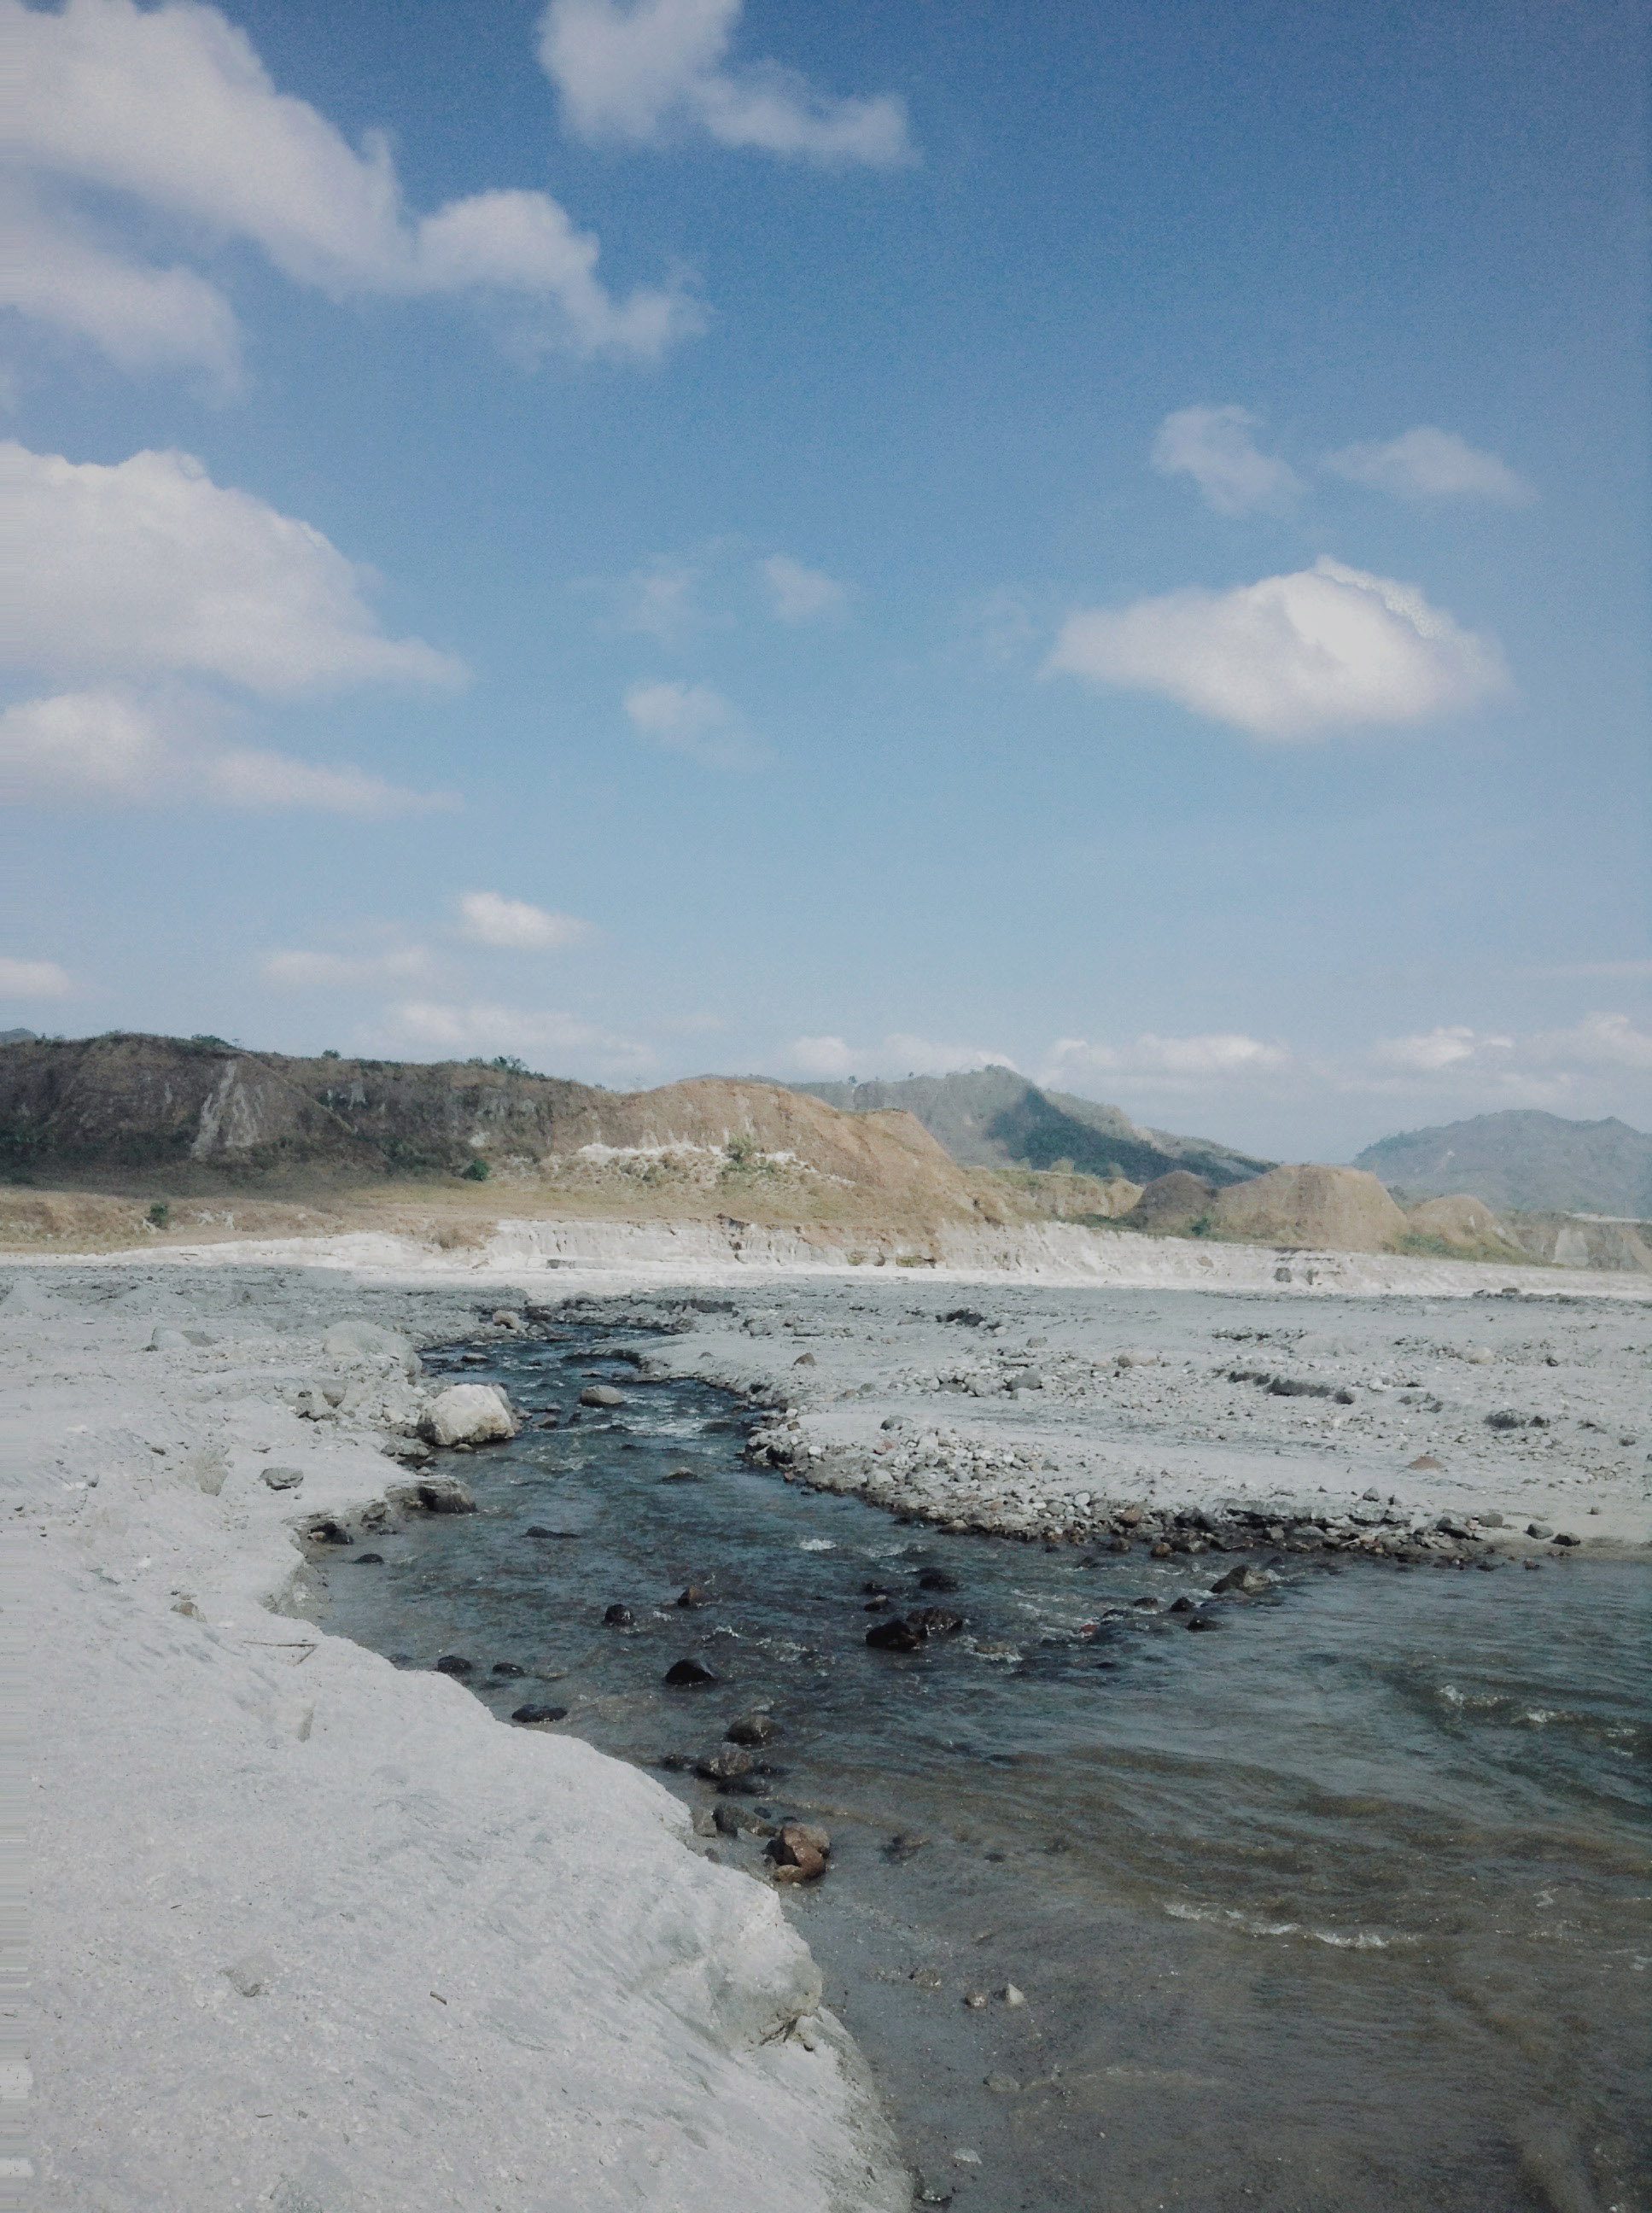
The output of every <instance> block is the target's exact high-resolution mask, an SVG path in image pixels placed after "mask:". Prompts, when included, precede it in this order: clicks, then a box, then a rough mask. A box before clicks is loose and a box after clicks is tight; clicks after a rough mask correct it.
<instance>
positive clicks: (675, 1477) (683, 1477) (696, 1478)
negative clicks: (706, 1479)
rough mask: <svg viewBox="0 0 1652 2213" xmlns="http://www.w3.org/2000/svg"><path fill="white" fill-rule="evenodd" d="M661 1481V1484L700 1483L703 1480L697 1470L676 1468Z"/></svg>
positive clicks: (662, 1477) (663, 1476)
mask: <svg viewBox="0 0 1652 2213" xmlns="http://www.w3.org/2000/svg"><path fill="white" fill-rule="evenodd" d="M660 1480H661V1483H698V1482H700V1481H701V1480H702V1478H701V1476H700V1474H699V1472H698V1469H696V1468H692V1467H674V1468H673V1469H672V1471H671V1472H670V1474H669V1475H662V1476H661V1478H660Z"/></svg>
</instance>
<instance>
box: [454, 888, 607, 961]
mask: <svg viewBox="0 0 1652 2213" xmlns="http://www.w3.org/2000/svg"><path fill="white" fill-rule="evenodd" d="M459 913H460V925H459V927H460V936H464V937H468V938H469V939H470V941H471V942H472V944H474V945H491V946H494V947H497V948H502V949H503V950H505V951H507V952H513V953H549V952H554V951H559V950H560V949H561V948H563V947H564V946H568V945H582V944H583V943H584V942H585V940H586V939H587V938H588V937H589V936H590V935H591V925H590V924H589V923H588V922H581V921H580V920H579V918H578V917H577V916H576V915H571V914H555V913H552V911H551V910H550V909H549V908H548V907H542V906H532V905H529V903H528V902H527V899H505V898H503V896H502V895H501V894H500V893H498V892H466V893H464V894H463V896H462V897H461V898H460V902H459Z"/></svg>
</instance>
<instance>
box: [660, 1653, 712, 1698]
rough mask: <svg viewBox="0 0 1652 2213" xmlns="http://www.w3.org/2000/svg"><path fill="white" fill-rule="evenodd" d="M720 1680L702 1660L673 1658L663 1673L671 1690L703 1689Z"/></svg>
mask: <svg viewBox="0 0 1652 2213" xmlns="http://www.w3.org/2000/svg"><path fill="white" fill-rule="evenodd" d="M665 1680H666V1685H667V1687H668V1689H670V1690H673V1691H703V1690H704V1689H706V1688H707V1687H708V1686H710V1684H712V1683H716V1682H718V1681H720V1680H722V1679H721V1677H719V1676H717V1675H714V1674H713V1673H712V1672H711V1670H710V1668H709V1667H707V1666H706V1664H705V1662H704V1661H703V1660H674V1661H672V1663H671V1665H670V1667H668V1668H667V1669H666V1673H665Z"/></svg>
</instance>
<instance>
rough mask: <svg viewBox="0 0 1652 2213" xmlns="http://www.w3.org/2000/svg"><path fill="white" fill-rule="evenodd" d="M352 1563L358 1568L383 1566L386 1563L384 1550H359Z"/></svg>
mask: <svg viewBox="0 0 1652 2213" xmlns="http://www.w3.org/2000/svg"><path fill="white" fill-rule="evenodd" d="M352 1564H353V1565H354V1566H356V1567H358V1568H381V1567H382V1566H383V1565H384V1554H383V1553H382V1552H357V1555H356V1558H355V1560H354V1562H353V1563H352Z"/></svg>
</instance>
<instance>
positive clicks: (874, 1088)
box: [795, 1068, 1273, 1185]
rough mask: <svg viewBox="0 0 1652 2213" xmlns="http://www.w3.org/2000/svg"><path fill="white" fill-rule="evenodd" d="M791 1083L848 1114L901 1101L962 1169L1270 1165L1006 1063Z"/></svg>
mask: <svg viewBox="0 0 1652 2213" xmlns="http://www.w3.org/2000/svg"><path fill="white" fill-rule="evenodd" d="M795 1088H796V1089H797V1090H799V1091H803V1092H807V1093H808V1095H809V1096H810V1097H811V1098H814V1099H820V1100H825V1101H826V1104H827V1105H828V1106H837V1107H840V1108H842V1109H843V1110H844V1112H845V1113H861V1114H865V1113H883V1112H887V1110H888V1109H889V1108H891V1107H900V1108H904V1109H905V1112H906V1113H909V1114H912V1115H915V1116H916V1117H917V1119H918V1120H919V1121H920V1122H921V1123H922V1124H923V1125H924V1128H925V1129H926V1130H927V1131H929V1132H930V1136H931V1137H934V1138H935V1139H936V1142H937V1143H940V1144H942V1145H943V1146H944V1147H945V1148H946V1149H947V1151H948V1153H950V1154H951V1155H952V1157H953V1159H954V1160H955V1161H958V1162H959V1163H960V1166H963V1167H983V1168H1007V1167H1033V1168H1051V1167H1055V1166H1056V1165H1057V1163H1058V1162H1065V1163H1067V1164H1069V1165H1070V1166H1071V1167H1074V1168H1076V1170H1078V1172H1079V1173H1080V1174H1084V1175H1093V1176H1100V1177H1102V1178H1104V1179H1106V1178H1111V1177H1115V1176H1124V1177H1126V1178H1128V1180H1130V1181H1131V1183H1139V1184H1147V1183H1151V1182H1153V1181H1154V1180H1155V1179H1156V1178H1158V1177H1159V1176H1161V1175H1167V1174H1170V1173H1171V1171H1172V1170H1173V1169H1176V1168H1186V1169H1187V1170H1189V1171H1190V1172H1191V1173H1192V1174H1194V1175H1200V1176H1204V1178H1205V1179H1206V1180H1208V1181H1209V1182H1210V1183H1213V1184H1218V1185H1221V1184H1230V1183H1242V1182H1244V1181H1245V1180H1247V1178H1248V1177H1251V1176H1254V1175H1260V1174H1262V1172H1263V1170H1264V1169H1265V1168H1268V1167H1271V1166H1272V1165H1273V1163H1272V1162H1271V1161H1259V1160H1253V1159H1252V1158H1251V1157H1250V1155H1248V1154H1246V1153H1240V1152H1235V1151H1234V1149H1233V1148H1232V1147H1231V1146H1229V1145H1219V1144H1216V1143H1214V1142H1213V1141H1211V1140H1210V1139H1208V1138H1204V1137H1173V1136H1172V1135H1171V1134H1170V1133H1169V1131H1166V1130H1146V1129H1142V1128H1140V1127H1138V1126H1137V1124H1136V1123H1134V1122H1132V1121H1131V1119H1130V1117H1129V1116H1128V1115H1127V1114H1125V1113H1123V1112H1122V1111H1121V1110H1120V1109H1119V1107H1117V1106H1103V1105H1101V1104H1100V1102H1099V1101H1097V1100H1092V1099H1076V1098H1074V1097H1073V1096H1072V1095H1071V1094H1070V1093H1067V1092H1064V1091H1044V1090H1041V1089H1040V1088H1039V1086H1038V1085H1037V1084H1036V1083H1030V1082H1028V1081H1027V1078H1026V1077H1025V1076H1018V1075H1017V1074H1016V1073H1015V1070H1013V1069H1009V1068H982V1069H975V1070H971V1071H969V1072H968V1073H966V1074H954V1075H952V1076H908V1077H907V1078H906V1079H905V1081H904V1082H898V1083H800V1084H798V1085H796V1087H795Z"/></svg>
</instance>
